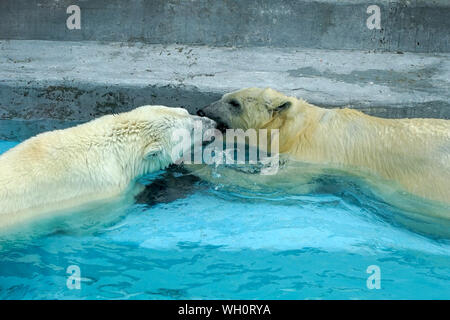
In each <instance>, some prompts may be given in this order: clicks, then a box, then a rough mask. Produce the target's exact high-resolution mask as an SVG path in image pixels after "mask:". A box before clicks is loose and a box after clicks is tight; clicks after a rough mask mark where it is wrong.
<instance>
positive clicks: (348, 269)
mask: <svg viewBox="0 0 450 320" xmlns="http://www.w3.org/2000/svg"><path fill="white" fill-rule="evenodd" d="M12 146H14V143H11V142H0V153H1V152H4V151H5V150H7V149H8V148H11V147H12ZM167 174H170V175H172V176H171V178H172V179H174V181H175V186H174V187H172V189H171V190H165V191H164V192H163V195H164V194H173V192H174V189H175V191H176V190H178V189H177V188H180V190H181V189H182V188H181V187H180V186H181V180H180V184H179V185H177V183H176V182H177V181H178V180H177V179H182V177H180V178H178V176H176V175H174V174H172V173H167V172H158V173H155V174H154V175H152V176H150V177H148V181H149V183H151V181H153V180H154V179H158V178H161V177H163V178H165V176H164V175H167ZM169 188H170V186H169ZM186 189H189V192H186V193H183V194H180V196H179V197H173V198H171V199H169V200H167V199H166V200H167V201H149V202H148V203H147V204H145V203H142V201H140V202H141V203H137V204H135V205H133V206H131V207H128V208H126V209H123V210H122V209H121V211H120V212H119V213H117V214H111V215H100V217H101V219H92V216H91V214H92V213H90V214H86V213H85V214H80V215H79V216H71V217H62V218H60V219H57V220H55V221H52V222H49V224H47V225H46V223H42V224H37V225H35V226H34V227H33V228H30V229H26V231H23V232H21V233H18V234H17V236H16V237H15V238H14V237H13V238H11V237H5V238H3V239H0V299H231V298H233V299H449V298H450V241H449V240H448V239H443V238H434V237H431V236H425V235H422V234H420V233H416V232H414V231H411V230H409V229H407V228H404V227H402V226H401V225H397V224H395V223H392V221H390V220H389V219H386V218H385V216H383V215H380V212H381V211H383V210H389V209H386V206H384V205H383V204H382V203H378V202H376V201H374V200H373V199H370V198H368V197H367V195H365V194H364V193H358V190H357V189H355V190H352V192H349V193H347V195H343V194H332V193H328V194H327V193H321V194H309V195H285V196H280V195H279V194H278V195H270V194H263V193H256V192H254V193H251V192H247V193H245V194H242V193H239V192H231V191H230V190H227V189H225V188H221V187H220V186H217V185H211V184H207V183H203V182H195V183H193V186H191V187H188V188H186ZM180 193H181V191H180ZM348 194H351V196H348ZM361 203H370V205H367V206H365V205H361ZM113 211H114V210H113ZM103 217H104V219H103ZM24 230H25V229H24ZM69 266H76V268H79V271H80V274H79V276H80V278H81V282H79V289H77V287H76V286H75V288H74V286H73V285H68V280H69V284H73V283H75V282H72V280H71V279H69V277H70V276H71V274H69V273H68V272H67V270H68V267H69ZM369 266H376V267H375V268H379V271H380V272H379V273H376V274H372V273H367V269H368V267H369ZM372 268H373V267H372ZM369 269H370V268H369ZM378 275H379V276H380V277H379V279H380V280H379V284H380V288H379V289H377V288H373V286H370V285H369V286H368V285H367V283H368V278H369V277H371V276H378ZM377 279H378V278H377ZM372 280H373V277H372V278H371V279H369V283H375V282H372ZM369 287H372V289H370V288H369Z"/></svg>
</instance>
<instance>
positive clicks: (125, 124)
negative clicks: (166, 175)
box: [80, 106, 216, 179]
mask: <svg viewBox="0 0 450 320" xmlns="http://www.w3.org/2000/svg"><path fill="white" fill-rule="evenodd" d="M215 124H216V123H215V122H214V121H213V120H211V119H208V118H205V117H198V116H195V115H190V114H189V113H188V112H187V110H185V109H182V108H171V107H165V106H142V107H139V108H136V109H134V110H132V111H129V112H125V113H121V114H117V115H108V116H104V117H101V118H99V119H97V120H94V121H92V122H90V126H91V128H92V129H93V131H95V135H94V137H93V136H92V135H89V136H88V137H87V139H88V140H89V141H87V142H86V143H89V144H90V145H95V144H97V145H100V146H103V147H100V148H91V150H90V152H91V153H92V152H100V151H99V150H104V151H102V152H103V153H104V154H107V155H105V157H108V159H113V160H114V161H113V162H115V166H116V167H117V166H118V167H120V168H121V170H122V172H123V173H125V174H126V175H127V176H129V177H130V178H131V179H132V178H134V177H136V176H140V175H142V174H146V173H149V172H152V171H156V170H160V169H164V168H165V167H167V166H168V165H169V164H171V163H174V162H176V161H177V160H178V158H177V157H178V154H175V153H173V152H172V151H173V149H174V147H175V146H176V145H177V143H178V140H179V139H178V138H179V135H182V134H192V136H197V137H198V138H197V139H201V137H202V136H201V135H194V134H193V132H194V130H195V129H197V128H201V129H200V130H208V129H213V128H215ZM80 136H82V137H85V135H84V132H83V133H82V134H81V135H80ZM189 141H190V142H192V144H194V143H196V142H198V141H195V138H194V139H192V140H189ZM187 147H190V146H187ZM99 163H102V161H99Z"/></svg>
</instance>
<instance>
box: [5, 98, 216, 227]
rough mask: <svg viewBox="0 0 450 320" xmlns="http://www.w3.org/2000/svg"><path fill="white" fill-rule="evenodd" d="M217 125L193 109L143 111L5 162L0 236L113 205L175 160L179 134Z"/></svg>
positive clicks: (21, 149) (32, 144) (54, 139)
mask: <svg viewBox="0 0 450 320" xmlns="http://www.w3.org/2000/svg"><path fill="white" fill-rule="evenodd" d="M195 121H202V122H201V123H202V126H203V128H206V129H211V128H213V127H214V125H215V122H214V121H212V120H210V119H207V118H200V117H197V116H192V115H190V114H189V113H188V112H187V111H186V110H185V109H181V108H169V107H164V106H143V107H140V108H137V109H135V110H132V111H130V112H126V113H122V114H118V115H107V116H103V117H101V118H98V119H96V120H93V121H91V122H88V123H85V124H82V125H79V126H76V127H73V128H69V129H65V130H56V131H51V132H46V133H43V134H40V135H38V136H36V137H33V138H31V139H28V140H26V141H24V142H22V143H21V144H19V145H18V146H16V147H15V148H13V149H11V150H9V151H7V152H6V153H4V154H3V155H0V228H1V227H7V226H10V225H13V224H16V223H17V222H20V221H24V220H28V219H29V218H33V217H36V216H39V215H42V214H44V213H49V212H55V211H61V210H66V209H70V208H73V207H77V206H80V205H83V204H86V203H92V202H95V201H99V200H103V199H110V198H114V197H117V196H119V195H120V194H123V193H125V192H126V191H128V190H130V189H131V188H132V187H133V185H135V184H134V183H133V182H135V180H136V179H137V178H138V177H139V176H141V175H144V174H147V173H150V172H152V171H157V170H160V169H163V168H165V167H167V166H168V165H169V164H171V163H172V162H174V161H177V159H173V155H172V153H171V152H172V148H173V147H174V144H175V143H174V141H173V139H172V134H173V133H174V131H175V130H179V129H185V130H187V132H192V131H193V130H194V126H195Z"/></svg>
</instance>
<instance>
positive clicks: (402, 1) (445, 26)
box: [0, 0, 450, 52]
mask: <svg viewBox="0 0 450 320" xmlns="http://www.w3.org/2000/svg"><path fill="white" fill-rule="evenodd" d="M71 4H76V5H78V6H79V7H80V8H81V23H82V28H81V30H68V29H67V28H66V23H65V22H66V19H67V17H68V16H69V15H68V14H67V13H66V8H67V7H68V6H69V5H71ZM369 5H378V6H379V7H380V8H381V29H380V30H377V29H373V30H369V29H368V28H367V26H366V20H367V18H368V17H369V14H367V12H366V10H367V7H368V6H369ZM449 16H450V1H449V0H390V1H388V0H335V1H333V0H314V1H312V0H295V1H294V0H270V1H261V0H224V1H216V0H129V1H122V0H1V1H0V39H39V40H72V41H77V40H105V41H141V42H146V43H160V44H169V43H181V44H201V45H203V44H204V45H214V46H276V47H301V48H322V49H360V50H380V51H391V52H395V51H411V52H449V51H450V46H449V39H450V19H449Z"/></svg>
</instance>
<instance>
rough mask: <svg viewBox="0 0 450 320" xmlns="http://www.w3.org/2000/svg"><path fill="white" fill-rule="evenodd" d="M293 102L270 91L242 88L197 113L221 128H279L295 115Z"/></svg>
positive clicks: (290, 98) (279, 93)
mask: <svg viewBox="0 0 450 320" xmlns="http://www.w3.org/2000/svg"><path fill="white" fill-rule="evenodd" d="M296 102H298V100H297V99H296V98H293V97H288V96H286V95H284V94H282V93H281V92H278V91H276V90H273V89H271V88H266V89H260V88H246V89H242V90H239V91H235V92H231V93H227V94H225V95H224V96H223V97H222V98H221V99H220V100H219V101H216V102H214V103H212V104H210V105H209V106H207V107H205V108H203V109H201V110H199V111H198V112H197V114H198V115H200V116H206V117H209V118H211V119H213V120H215V121H217V123H218V126H219V127H220V128H222V129H224V128H233V129H243V130H246V129H250V128H252V129H262V128H267V129H281V127H282V126H283V125H284V124H285V122H286V121H288V120H289V119H291V118H292V117H294V116H295V115H296V114H297V111H298V110H297V108H296Z"/></svg>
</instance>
